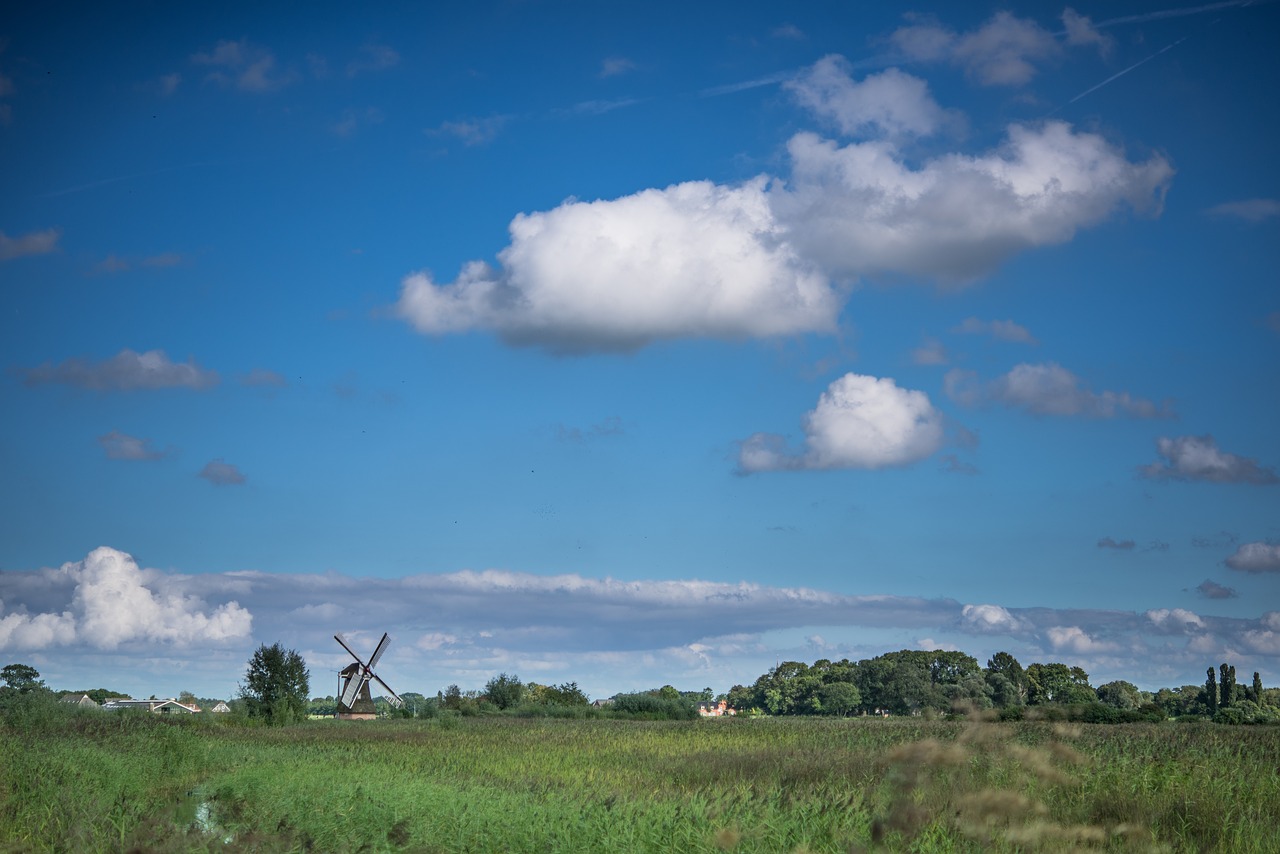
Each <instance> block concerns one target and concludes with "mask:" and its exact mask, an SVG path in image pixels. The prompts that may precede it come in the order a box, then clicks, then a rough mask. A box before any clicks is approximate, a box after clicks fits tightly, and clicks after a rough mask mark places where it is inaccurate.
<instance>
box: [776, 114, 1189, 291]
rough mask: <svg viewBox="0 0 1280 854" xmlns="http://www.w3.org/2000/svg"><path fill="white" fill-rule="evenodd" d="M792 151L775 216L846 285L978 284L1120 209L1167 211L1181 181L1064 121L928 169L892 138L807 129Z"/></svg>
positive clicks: (1013, 129)
mask: <svg viewBox="0 0 1280 854" xmlns="http://www.w3.org/2000/svg"><path fill="white" fill-rule="evenodd" d="M787 148H788V152H789V153H790V155H791V161H792V174H791V179H790V181H789V183H788V185H787V186H786V187H785V188H780V189H778V190H776V191H775V192H774V194H773V197H772V202H773V206H774V209H775V210H776V211H777V214H778V216H779V218H780V219H781V220H783V221H784V222H785V223H786V224H787V225H788V226H789V228H790V233H791V239H792V241H793V242H794V243H795V245H796V246H797V248H798V249H799V250H800V251H801V252H802V254H803V255H804V256H805V257H808V258H811V259H813V260H815V261H817V262H818V263H819V264H821V266H822V267H823V268H824V269H825V270H827V271H828V272H829V273H830V274H832V275H838V276H865V275H876V274H893V275H906V276H916V277H925V278H932V279H937V280H941V281H945V282H953V283H964V282H967V281H971V280H973V279H975V278H977V277H979V276H981V275H984V274H986V273H989V272H991V271H992V270H994V269H995V268H996V267H998V266H999V265H1000V264H1001V263H1002V262H1004V261H1005V260H1006V259H1007V258H1009V257H1011V256H1012V255H1014V254H1016V253H1017V252H1020V251H1024V250H1027V249H1031V248H1034V247H1039V246H1050V245H1055V244H1059V243H1065V242H1066V241H1068V240H1070V239H1071V238H1072V237H1073V236H1074V235H1075V233H1076V231H1077V230H1078V229H1080V228H1083V227H1086V226H1089V225H1093V224H1095V223H1098V222H1100V221H1102V220H1103V219H1105V218H1106V217H1107V216H1109V215H1110V214H1111V213H1113V212H1114V211H1115V210H1117V209H1119V208H1120V207H1122V206H1128V207H1130V208H1132V209H1133V210H1135V211H1139V212H1147V211H1150V212H1158V211H1159V209H1160V207H1161V205H1162V203H1163V197H1164V193H1165V191H1166V190H1167V188H1168V184H1169V181H1170V179H1171V177H1172V175H1173V169H1172V168H1171V167H1170V165H1169V163H1168V161H1167V160H1165V159H1164V158H1162V157H1159V156H1153V157H1152V158H1150V159H1148V160H1146V161H1145V162H1137V163H1134V162H1130V161H1129V160H1127V159H1126V158H1125V156H1124V153H1123V152H1122V151H1120V150H1119V149H1117V148H1116V147H1115V146H1113V145H1112V144H1110V143H1109V142H1107V141H1106V140H1104V139H1103V138H1102V137H1100V136H1097V135H1096V134H1088V133H1078V132H1076V131H1074V130H1073V129H1072V128H1071V127H1070V126H1069V125H1067V124H1066V123H1064V122H1047V123H1045V124H1043V125H1040V126H1037V127H1030V126H1025V125H1010V126H1009V128H1008V130H1007V136H1006V139H1005V142H1004V143H1003V145H1001V146H1000V148H998V149H996V150H994V151H991V152H988V153H985V154H980V155H976V156H970V155H964V154H947V155H943V156H940V157H937V158H934V159H932V160H928V161H926V162H924V163H923V164H921V165H920V166H918V167H913V166H911V165H908V163H907V162H906V159H905V157H904V155H903V154H902V153H901V152H900V151H899V150H898V148H897V147H896V146H895V145H893V144H892V143H891V142H890V141H887V140H872V141H868V142H859V143H851V144H849V145H845V146H840V145H838V144H837V143H835V142H833V141H831V140H827V139H822V138H820V137H819V136H817V135H816V134H813V133H808V132H802V133H799V134H796V135H795V136H794V137H792V138H791V140H790V142H789V143H788V146H787Z"/></svg>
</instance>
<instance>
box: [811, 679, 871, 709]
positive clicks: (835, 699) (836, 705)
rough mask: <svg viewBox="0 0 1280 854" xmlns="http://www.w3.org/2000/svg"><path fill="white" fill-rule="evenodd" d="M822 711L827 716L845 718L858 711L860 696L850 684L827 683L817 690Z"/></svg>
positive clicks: (856, 689) (855, 687) (860, 701)
mask: <svg viewBox="0 0 1280 854" xmlns="http://www.w3.org/2000/svg"><path fill="white" fill-rule="evenodd" d="M818 697H819V699H820V700H821V701H822V711H823V713H824V714H828V715H838V716H840V717H845V716H846V715H850V714H852V713H853V712H855V711H857V710H858V705H859V704H861V703H862V695H861V694H859V693H858V688H857V686H855V685H854V684H853V683H852V682H828V683H827V684H826V685H823V686H822V687H821V688H819V689H818Z"/></svg>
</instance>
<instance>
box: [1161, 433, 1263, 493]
mask: <svg viewBox="0 0 1280 854" xmlns="http://www.w3.org/2000/svg"><path fill="white" fill-rule="evenodd" d="M1156 452H1157V453H1158V454H1159V455H1160V456H1161V457H1164V462H1158V463H1151V464H1150V465H1145V466H1140V467H1139V468H1138V473H1139V474H1140V475H1141V476H1142V477H1147V478H1152V479H1156V480H1203V481H1210V482H1214V483H1255V484H1274V483H1280V477H1277V476H1276V473H1275V472H1274V471H1273V470H1272V469H1269V468H1265V467H1263V466H1260V465H1258V463H1257V462H1256V461H1255V460H1252V459H1249V458H1248V457H1238V456H1236V455H1235V454H1228V453H1226V452H1225V451H1221V450H1219V449H1218V443H1217V442H1216V441H1214V438H1213V437H1212V436H1210V435H1207V434H1206V435H1204V436H1176V437H1174V438H1168V437H1166V436H1161V437H1160V438H1158V439H1156Z"/></svg>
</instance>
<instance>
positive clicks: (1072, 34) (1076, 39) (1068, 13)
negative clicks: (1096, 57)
mask: <svg viewBox="0 0 1280 854" xmlns="http://www.w3.org/2000/svg"><path fill="white" fill-rule="evenodd" d="M1062 26H1064V27H1065V28H1066V35H1067V44H1069V45H1071V46H1072V47H1079V46H1082V45H1083V46H1088V45H1096V46H1097V48H1098V52H1099V53H1101V54H1103V55H1104V56H1105V55H1106V54H1108V53H1110V52H1111V48H1112V47H1113V42H1112V40H1111V37H1110V36H1107V35H1104V34H1103V33H1101V32H1099V31H1098V28H1097V27H1095V26H1094V25H1093V21H1092V20H1090V19H1089V17H1088V16H1087V15H1081V14H1080V13H1079V12H1077V11H1076V10H1075V9H1072V8H1070V7H1068V8H1066V9H1063V10H1062Z"/></svg>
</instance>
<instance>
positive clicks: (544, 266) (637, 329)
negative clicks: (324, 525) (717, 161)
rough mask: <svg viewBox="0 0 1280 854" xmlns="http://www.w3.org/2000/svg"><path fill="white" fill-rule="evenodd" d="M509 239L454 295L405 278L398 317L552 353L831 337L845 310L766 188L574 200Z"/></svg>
mask: <svg viewBox="0 0 1280 854" xmlns="http://www.w3.org/2000/svg"><path fill="white" fill-rule="evenodd" d="M510 232H511V244H510V245H509V246H508V247H507V248H506V249H504V250H503V251H502V252H501V253H499V256H498V258H499V261H500V262H501V263H502V266H503V270H501V271H496V270H493V269H491V268H489V267H488V266H487V265H485V264H483V263H480V262H473V263H472V264H469V265H468V266H467V267H466V268H464V269H463V271H462V274H461V275H460V276H459V277H458V279H457V280H456V281H455V282H453V283H452V284H448V285H438V284H436V283H435V282H434V281H433V280H432V279H431V277H430V276H429V275H427V274H425V273H418V274H415V275H413V276H410V277H408V278H406V279H405V280H404V282H403V283H402V288H401V296H400V301H399V302H398V303H397V307H396V308H397V311H398V312H399V314H400V316H402V317H403V318H405V319H406V320H408V321H409V322H410V323H412V324H413V325H414V326H415V327H416V328H417V329H418V330H419V331H422V332H426V333H432V334H440V333H445V332H460V331H465V330H468V329H474V328H492V329H496V330H497V331H498V332H499V333H500V334H501V335H502V336H503V337H504V338H505V339H506V340H507V341H509V342H511V343H514V344H534V345H539V346H543V347H546V348H547V349H550V350H552V351H555V352H581V351H586V350H619V351H626V350H634V349H636V348H638V347H641V346H643V345H645V344H648V343H650V342H652V341H654V340H658V339H665V338H677V337H687V336H708V337H719V338H738V337H744V336H770V335H785V334H793V333H798V332H810V331H824V332H830V331H833V330H834V328H835V316H836V313H837V312H838V310H839V300H838V299H837V297H836V294H835V293H834V292H833V291H832V290H831V288H830V287H829V286H828V284H827V281H826V279H825V278H824V277H823V276H822V275H821V274H819V273H818V272H817V271H815V270H814V269H812V268H811V267H810V266H809V265H807V264H805V263H804V262H803V261H802V260H801V259H799V258H798V257H797V256H796V254H795V252H794V251H793V250H792V249H791V248H790V246H789V245H788V244H786V243H785V242H784V241H782V240H781V236H782V235H781V228H780V226H779V225H778V223H777V222H776V221H775V219H774V217H773V215H772V212H771V210H770V207H769V204H768V201H767V198H766V194H765V187H764V181H763V180H756V181H753V182H748V183H747V184H744V185H743V186H741V187H737V188H729V187H723V186H718V185H715V184H712V183H710V182H707V181H695V182H689V183H686V184H678V185H675V186H672V187H668V188H666V189H665V190H645V191H642V192H640V193H637V194H635V195H632V196H626V197H623V198H621V199H616V200H613V201H596V202H578V201H574V200H570V201H568V202H566V203H564V204H563V205H561V206H560V207H558V208H556V209H554V210H552V211H549V212H545V213H534V214H527V215H526V214H521V215H520V216H517V217H516V219H515V220H514V221H513V222H512V223H511V226H510Z"/></svg>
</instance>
